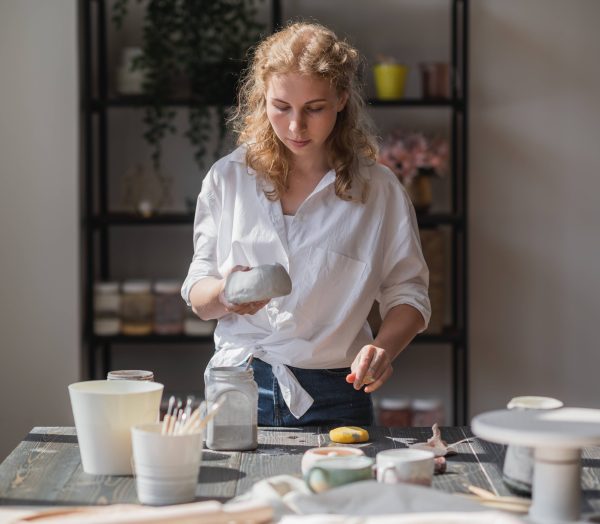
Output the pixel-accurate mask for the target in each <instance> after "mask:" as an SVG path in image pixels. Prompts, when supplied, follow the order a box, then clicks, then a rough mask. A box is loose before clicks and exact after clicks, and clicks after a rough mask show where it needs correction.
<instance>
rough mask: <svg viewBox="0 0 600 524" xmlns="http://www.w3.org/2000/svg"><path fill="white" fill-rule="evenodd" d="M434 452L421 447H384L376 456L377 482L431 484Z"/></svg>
mask: <svg viewBox="0 0 600 524" xmlns="http://www.w3.org/2000/svg"><path fill="white" fill-rule="evenodd" d="M434 457H435V454H434V453H433V451H428V450H421V449H405V448H402V449H386V450H385V451H380V452H379V453H377V456H376V465H377V482H383V483H385V484H397V483H399V482H403V483H407V484H420V485H422V486H431V481H432V479H433V470H434V462H433V459H434Z"/></svg>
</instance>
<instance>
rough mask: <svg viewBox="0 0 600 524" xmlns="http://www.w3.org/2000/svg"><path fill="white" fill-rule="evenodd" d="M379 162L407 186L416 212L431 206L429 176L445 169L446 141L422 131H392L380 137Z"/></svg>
mask: <svg viewBox="0 0 600 524" xmlns="http://www.w3.org/2000/svg"><path fill="white" fill-rule="evenodd" d="M378 161H379V162H380V163H381V164H384V165H386V166H388V167H389V168H390V169H391V170H392V171H393V172H394V173H395V175H396V176H397V177H398V179H399V180H400V182H402V184H403V185H404V186H405V187H406V189H407V192H408V194H409V196H410V199H411V201H412V203H413V205H414V206H415V209H416V210H417V211H421V212H424V211H428V210H429V208H430V207H431V201H432V192H431V177H433V176H443V175H444V174H445V173H446V171H447V168H448V141H447V140H446V139H445V138H441V137H434V138H432V137H429V136H427V135H425V134H423V133H417V132H408V131H403V130H399V129H397V130H394V131H392V132H391V133H389V134H388V135H387V136H386V137H385V138H384V140H383V143H382V145H381V148H380V150H379V158H378Z"/></svg>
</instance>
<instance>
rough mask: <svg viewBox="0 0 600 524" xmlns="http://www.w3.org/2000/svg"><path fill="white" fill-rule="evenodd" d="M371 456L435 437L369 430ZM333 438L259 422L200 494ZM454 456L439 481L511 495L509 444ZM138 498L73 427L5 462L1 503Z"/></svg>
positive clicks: (228, 490) (287, 468)
mask: <svg viewBox="0 0 600 524" xmlns="http://www.w3.org/2000/svg"><path fill="white" fill-rule="evenodd" d="M369 433H370V435H371V440H370V442H368V443H365V444H362V445H361V446H362V449H363V451H364V452H365V454H366V455H368V456H370V457H375V455H376V454H377V452H379V451H381V450H383V449H390V448H401V447H405V445H406V444H410V443H413V442H416V441H425V440H427V439H428V438H429V437H430V436H431V430H430V429H429V428H398V429H389V428H383V427H372V428H369ZM471 436H472V435H471V433H470V431H469V429H468V428H463V427H454V428H443V429H442V437H443V439H444V440H446V441H447V442H448V443H450V442H456V441H458V440H462V439H464V438H466V437H471ZM328 444H329V437H328V433H327V428H317V427H312V428H302V429H299V428H261V429H259V447H258V449H257V450H256V451H253V452H215V451H210V450H205V452H204V455H203V460H202V466H201V469H200V476H199V480H198V489H197V499H198V500H208V499H213V500H215V499H216V500H219V501H222V502H223V501H226V500H229V499H230V498H232V497H235V496H236V495H240V494H242V493H244V492H246V491H248V490H249V489H250V487H251V486H252V485H253V484H254V483H255V482H257V481H259V480H261V479H264V478H267V477H270V476H273V475H280V474H291V475H300V462H301V459H302V454H303V453H304V451H306V450H307V449H308V448H312V447H317V446H326V445H328ZM457 450H458V454H456V455H453V456H450V457H448V469H447V472H446V473H444V474H442V475H436V476H435V477H434V480H433V487H434V488H437V489H440V490H443V491H446V492H463V493H466V489H465V488H466V486H467V485H468V484H473V485H476V486H479V487H482V488H485V489H487V490H490V491H492V492H494V493H496V494H498V495H510V494H511V493H510V491H509V490H508V489H507V488H506V486H505V485H504V483H503V482H502V479H501V474H502V462H503V458H504V447H503V446H501V445H498V444H492V443H489V442H486V441H483V440H481V439H477V438H473V440H472V441H471V442H469V443H463V444H460V445H458V446H457ZM582 479H583V480H582V482H583V485H582V487H583V501H582V512H583V513H590V512H600V448H588V449H585V450H584V452H583V475H582ZM113 503H137V497H136V491H135V482H134V479H133V478H132V477H128V476H96V475H88V474H86V473H84V472H83V470H82V467H81V460H80V456H79V448H78V445H77V436H76V434H75V428H60V427H36V428H34V429H33V430H32V431H31V433H29V434H28V435H27V436H26V437H25V439H24V440H23V442H21V443H20V444H19V445H18V446H17V448H16V449H15V450H14V451H13V452H12V453H11V454H10V455H9V456H8V457H7V458H6V460H5V461H4V462H3V463H2V464H1V465H0V505H28V506H31V505H44V506H46V505H94V504H113Z"/></svg>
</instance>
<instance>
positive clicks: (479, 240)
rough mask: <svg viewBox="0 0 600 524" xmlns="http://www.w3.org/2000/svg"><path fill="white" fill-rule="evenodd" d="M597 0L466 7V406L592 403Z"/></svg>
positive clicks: (494, 1)
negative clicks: (536, 399) (530, 399)
mask: <svg viewBox="0 0 600 524" xmlns="http://www.w3.org/2000/svg"><path fill="white" fill-rule="evenodd" d="M598 20H600V2H598V1H597V0H574V1H570V2H564V1H562V0H528V1H527V2H522V1H519V0H485V1H481V0H480V1H474V2H472V20H471V43H472V47H471V49H472V51H471V100H472V103H471V133H470V135H471V142H470V151H471V154H470V160H471V166H470V209H471V216H470V222H469V226H470V232H471V239H470V240H471V244H470V258H469V262H470V287H471V289H470V299H471V315H470V322H471V330H470V333H471V385H472V388H471V411H472V413H473V414H475V413H478V412H480V411H482V410H488V409H493V408H498V407H501V406H502V405H503V404H505V403H506V401H507V400H508V399H509V398H510V397H511V396H513V395H524V394H538V395H551V396H556V397H558V398H560V399H563V400H564V401H565V402H567V403H568V404H571V405H574V404H576V405H581V406H594V407H599V408H600V380H599V379H598V370H599V369H600V342H599V337H598V333H599V326H600V323H599V321H598V318H599V313H600V265H599V260H600V227H599V226H600V206H599V198H598V195H599V194H600V147H599V145H600V103H599V102H598V97H599V95H600V68H599V67H598V60H599V59H598V57H599V56H600V39H599V38H598V27H597V24H598Z"/></svg>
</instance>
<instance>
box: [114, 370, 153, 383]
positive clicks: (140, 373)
mask: <svg viewBox="0 0 600 524" xmlns="http://www.w3.org/2000/svg"><path fill="white" fill-rule="evenodd" d="M106 380H145V381H147V382H154V373H152V371H146V370H143V369H119V370H117V371H109V372H108V374H107V375H106Z"/></svg>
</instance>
